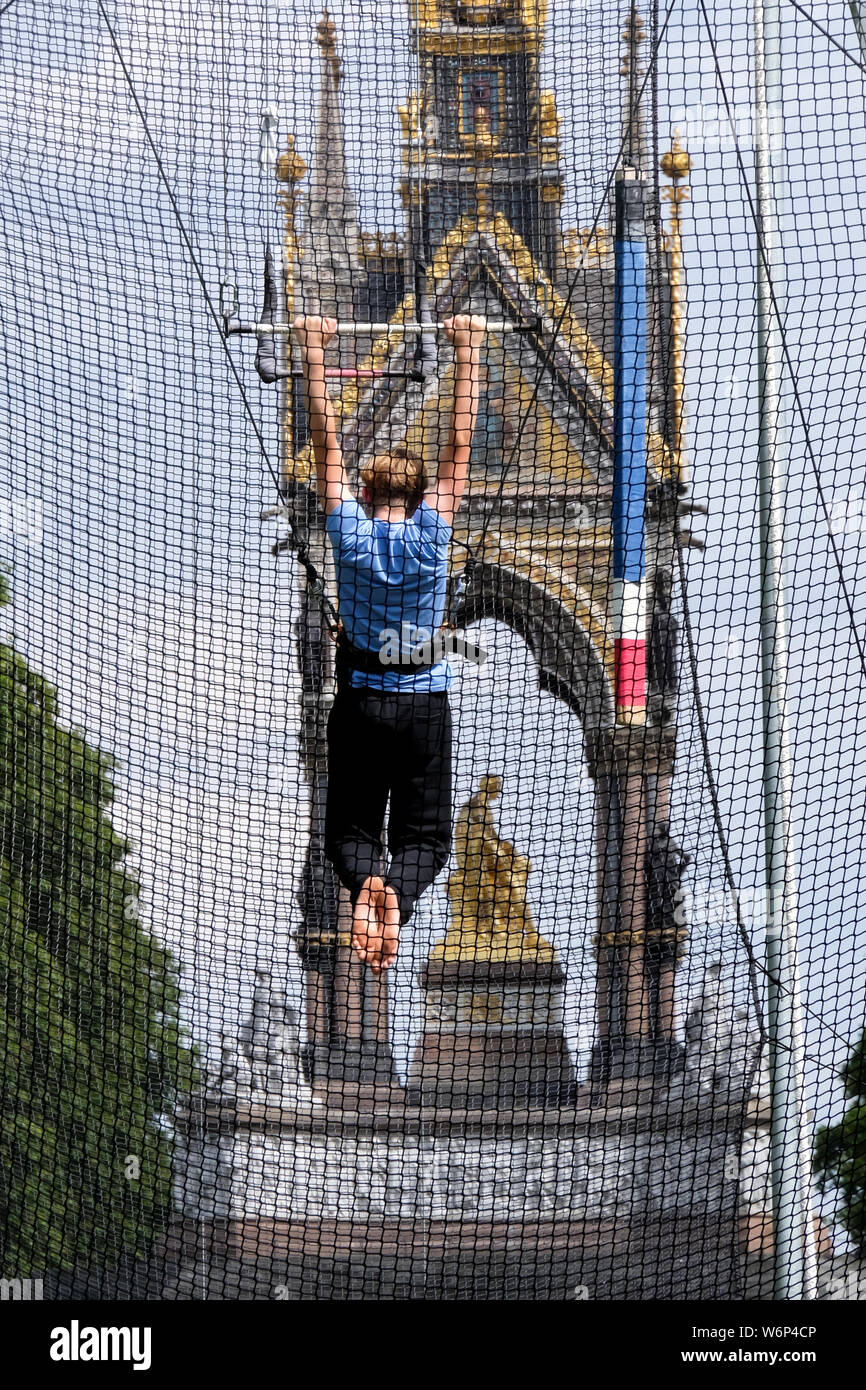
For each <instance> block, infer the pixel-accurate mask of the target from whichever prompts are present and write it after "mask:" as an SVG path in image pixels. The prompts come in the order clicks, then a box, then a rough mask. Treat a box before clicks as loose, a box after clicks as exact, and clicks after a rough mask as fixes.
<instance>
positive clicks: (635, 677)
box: [613, 637, 646, 709]
mask: <svg viewBox="0 0 866 1390" xmlns="http://www.w3.org/2000/svg"><path fill="white" fill-rule="evenodd" d="M613 655H614V680H615V687H614V688H615V692H616V703H617V705H628V706H630V707H631V708H632V709H643V708H644V707H645V706H646V641H645V639H644V638H643V637H617V638H616V639H615V641H614V644H613Z"/></svg>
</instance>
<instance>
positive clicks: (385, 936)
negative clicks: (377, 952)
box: [374, 884, 400, 974]
mask: <svg viewBox="0 0 866 1390" xmlns="http://www.w3.org/2000/svg"><path fill="white" fill-rule="evenodd" d="M382 897H383V906H382V909H381V911H382V916H383V921H382V951H381V956H380V960H381V965H380V969H382V970H387V969H388V966H389V965H393V964H394V961H395V960H396V959H397V947H398V946H399V944H400V900H399V898H398V897H397V894H396V893H395V892H394V889H393V888H392V887H391V886H390V884H388V885H386V887H385V890H384V892H383V894H382ZM374 969H375V967H374ZM378 973H379V972H378V971H376V974H378Z"/></svg>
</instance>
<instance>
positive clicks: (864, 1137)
mask: <svg viewBox="0 0 866 1390" xmlns="http://www.w3.org/2000/svg"><path fill="white" fill-rule="evenodd" d="M840 1076H841V1078H842V1081H843V1082H844V1085H845V1099H846V1100H849V1101H851V1104H850V1105H849V1106H848V1108H847V1110H846V1111H845V1114H844V1115H843V1116H842V1119H841V1120H840V1121H839V1123H838V1124H837V1125H827V1126H824V1127H823V1128H822V1129H819V1130H818V1133H817V1135H816V1138H815V1172H816V1174H817V1176H818V1189H819V1191H820V1192H826V1191H827V1190H828V1189H834V1188H835V1189H836V1190H838V1192H839V1193H840V1195H841V1197H842V1201H841V1204H840V1206H839V1209H838V1212H837V1219H838V1220H839V1221H840V1222H841V1224H842V1225H843V1226H844V1227H845V1230H846V1231H847V1232H848V1234H849V1236H850V1237H851V1239H852V1241H853V1242H854V1244H855V1245H856V1246H857V1249H858V1250H860V1251H863V1252H866V1033H864V1034H863V1036H862V1038H861V1039H860V1041H859V1042H858V1043H857V1045H856V1047H855V1048H854V1050H853V1052H852V1053H851V1056H850V1057H849V1058H848V1061H847V1062H846V1063H845V1065H844V1067H843V1068H842V1070H841V1072H840Z"/></svg>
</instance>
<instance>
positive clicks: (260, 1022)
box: [241, 970, 316, 1107]
mask: <svg viewBox="0 0 866 1390" xmlns="http://www.w3.org/2000/svg"><path fill="white" fill-rule="evenodd" d="M241 1038H242V1041H241V1054H242V1056H243V1057H244V1058H245V1059H246V1061H247V1063H248V1065H249V1081H248V1085H249V1088H250V1090H251V1092H252V1093H254V1094H259V1095H263V1096H265V1097H268V1098H270V1097H279V1099H280V1101H281V1102H282V1103H284V1104H288V1105H291V1106H293V1107H298V1106H308V1105H313V1104H315V1103H316V1098H315V1097H314V1095H313V1092H312V1090H311V1088H310V1085H309V1083H308V1081H307V1079H306V1077H305V1076H304V1070H303V1064H302V1061H301V1048H300V1038H299V1022H298V1014H297V1010H296V1009H294V1008H292V1006H291V1005H290V1004H288V1002H287V1000H286V992H285V990H284V989H281V988H279V987H277V986H274V985H273V984H272V983H271V977H270V975H269V973H268V972H267V971H266V970H257V971H256V985H255V989H254V990H253V1004H252V1011H251V1013H250V1014H249V1016H248V1018H247V1019H246V1021H245V1023H244V1026H243V1028H242V1030H241Z"/></svg>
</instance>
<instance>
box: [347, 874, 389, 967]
mask: <svg viewBox="0 0 866 1390" xmlns="http://www.w3.org/2000/svg"><path fill="white" fill-rule="evenodd" d="M384 892H385V884H384V881H383V880H382V879H381V878H378V877H376V876H375V875H372V876H371V877H370V878H368V879H366V881H365V883H364V886H363V888H362V889H361V891H360V893H359V894H358V900H357V902H356V903H355V911H354V913H353V914H352V946H353V947H354V950H355V954H356V955H357V956H358V958H359V959H360V960H362V961H364V962H365V963H366V964H370V963H371V961H372V960H373V959H374V958H375V959H378V954H379V943H380V942H381V939H382V927H381V923H380V920H379V917H380V905H381V902H382V898H383V895H384Z"/></svg>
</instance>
